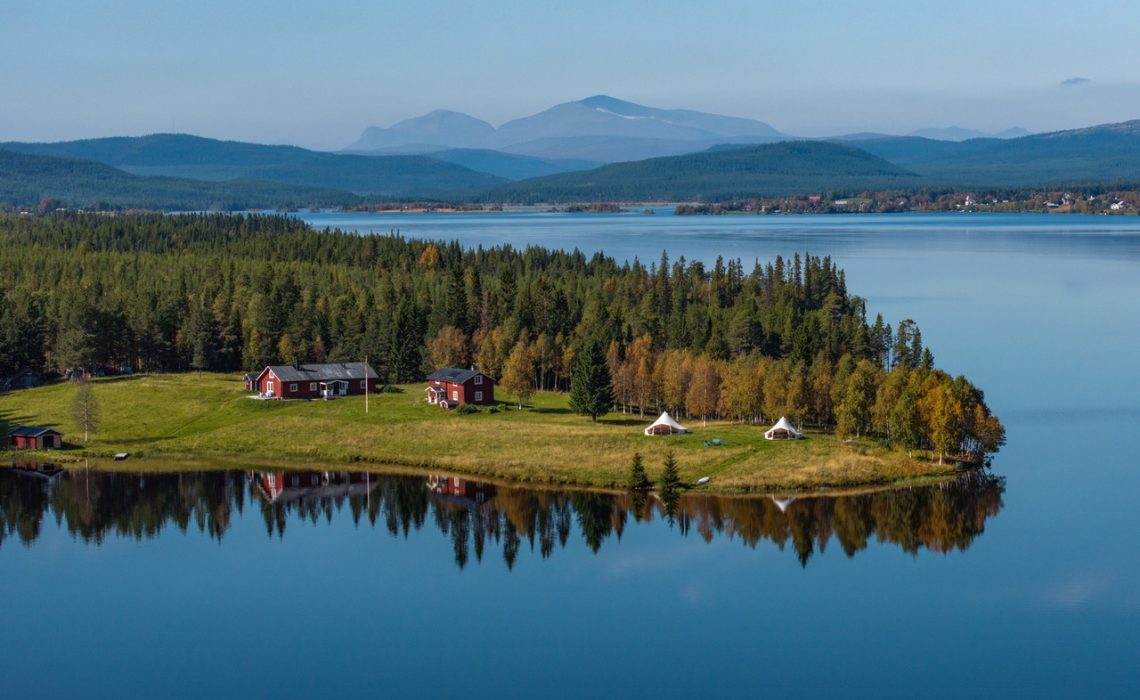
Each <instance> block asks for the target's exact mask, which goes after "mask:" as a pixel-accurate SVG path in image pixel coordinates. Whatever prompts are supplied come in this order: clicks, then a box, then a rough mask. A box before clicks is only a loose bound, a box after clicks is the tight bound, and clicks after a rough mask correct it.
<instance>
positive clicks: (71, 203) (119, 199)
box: [0, 150, 359, 211]
mask: <svg viewBox="0 0 1140 700" xmlns="http://www.w3.org/2000/svg"><path fill="white" fill-rule="evenodd" d="M358 201H359V198H358V197H357V196H356V195H353V194H350V193H348V192H342V191H336V190H330V189H324V188H318V187H301V186H297V185H286V184H281V183H275V182H253V181H237V182H200V181H197V180H187V179H181V178H174V177H143V176H139V175H132V174H130V173H126V172H123V171H122V170H118V169H116V168H112V167H110V166H108V165H104V164H102V163H95V162H92V161H87V160H76V159H74V158H60V157H54V156H41V155H31V154H26V153H13V152H10V151H3V150H0V208H3V207H13V208H15V207H19V208H28V209H31V208H35V207H37V206H39V205H40V203H41V202H43V203H44V204H45V205H46V206H50V207H57V206H62V207H73V208H84V209H98V210H111V209H155V210H163V211H170V210H182V211H187V210H189V211H205V210H223V211H233V210H241V209H277V208H290V209H292V208H299V207H314V206H315V207H339V206H350V205H352V204H355V203H357V202H358Z"/></svg>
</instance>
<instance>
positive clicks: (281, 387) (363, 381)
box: [254, 362, 379, 399]
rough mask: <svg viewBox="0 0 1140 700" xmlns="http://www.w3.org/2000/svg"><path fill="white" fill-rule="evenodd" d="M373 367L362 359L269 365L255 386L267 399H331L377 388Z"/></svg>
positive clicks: (258, 376)
mask: <svg viewBox="0 0 1140 700" xmlns="http://www.w3.org/2000/svg"><path fill="white" fill-rule="evenodd" d="M378 382H379V375H377V374H376V370H374V369H372V367H371V366H369V365H366V364H365V363H363V362H331V363H328V364H320V365H303V364H300V363H297V364H292V365H270V366H269V367H266V368H265V369H263V370H261V373H260V374H258V375H257V380H256V385H255V387H254V388H255V389H256V391H257V392H258V394H260V395H261V397H262V398H266V399H333V398H336V397H338V396H355V395H357V394H363V393H364V392H365V391H370V392H374V391H376V390H377V389H378V388H379V383H378Z"/></svg>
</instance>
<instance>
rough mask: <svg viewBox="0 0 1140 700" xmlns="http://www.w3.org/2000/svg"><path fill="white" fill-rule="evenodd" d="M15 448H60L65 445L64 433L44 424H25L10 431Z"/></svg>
mask: <svg viewBox="0 0 1140 700" xmlns="http://www.w3.org/2000/svg"><path fill="white" fill-rule="evenodd" d="M8 438H9V440H10V442H11V445H12V447H13V449H17V450H58V449H60V448H61V447H63V433H61V432H59V431H58V430H53V429H51V428H45V427H43V426H34V425H29V426H24V427H22V428H16V429H15V430H11V431H9V432H8Z"/></svg>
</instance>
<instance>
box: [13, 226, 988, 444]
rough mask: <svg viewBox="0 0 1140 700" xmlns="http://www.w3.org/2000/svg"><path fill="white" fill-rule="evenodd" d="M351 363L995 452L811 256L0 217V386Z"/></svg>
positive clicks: (964, 401) (930, 361)
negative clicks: (27, 372) (597, 392)
mask: <svg viewBox="0 0 1140 700" xmlns="http://www.w3.org/2000/svg"><path fill="white" fill-rule="evenodd" d="M366 355H367V356H368V357H369V358H370V359H371V360H372V361H373V363H374V364H375V365H376V366H377V370H378V371H379V372H380V373H381V376H384V377H387V378H389V379H390V380H392V381H397V382H409V381H419V380H422V379H423V377H424V376H425V374H426V373H427V372H428V371H430V370H431V369H433V368H436V367H443V366H454V367H465V366H471V365H474V366H477V367H479V368H480V369H481V370H482V371H484V372H486V373H487V374H489V375H491V376H493V377H496V378H502V379H503V381H502V386H503V387H504V391H512V390H513V389H511V387H512V386H517V385H518V382H520V381H521V382H522V383H523V384H530V383H531V382H533V383H534V384H535V385H537V386H538V387H540V388H566V387H567V385H568V379H569V377H570V376H571V375H572V374H573V373H574V372H577V371H579V370H580V369H581V368H582V367H583V363H592V364H591V369H590V370H589V374H590V376H592V377H598V376H605V375H602V374H599V373H597V372H595V371H594V370H595V369H600V368H601V366H602V364H603V363H604V365H605V372H608V376H609V377H610V378H611V379H612V390H613V398H614V401H615V403H617V404H620V405H624V406H626V407H631V406H632V407H637V408H639V409H640V410H641V411H644V412H655V411H660V410H665V409H667V410H669V411H671V412H673V413H675V414H676V415H680V416H686V415H691V416H702V417H703V416H721V417H732V418H738V419H751V420H758V419H773V420H774V419H775V418H777V417H779V416H781V415H785V416H788V417H789V418H791V419H793V420H796V421H798V422H801V423H802V422H810V423H814V424H817V425H820V426H834V427H835V428H836V430H838V431H839V432H840V433H841V434H852V435H865V434H868V433H873V434H877V435H880V436H882V437H883V439H884V440H886V441H893V444H897V445H899V446H903V447H907V448H918V447H927V448H929V449H932V450H937V451H938V452H939V453H969V454H971V455H973V457H974V458H977V457H979V456H980V455H981V454H984V453H985V452H989V451H993V450H995V449H997V447H998V446H999V445H1000V444H1001V441H1002V439H1003V433H1002V428H1001V424H1000V422H998V421H997V419H996V418H995V417H993V416H992V414H991V413H990V411H989V409H988V408H987V407H986V404H985V401H984V396H983V394H982V392H981V391H980V390H979V389H977V388H976V387H974V386H973V385H972V384H971V383H970V382H969V381H968V380H966V379H965V378H964V377H957V378H953V377H950V376H949V375H947V374H946V373H944V372H940V371H938V370H937V369H935V368H934V357H933V354H932V353H931V352H930V350H929V349H928V348H926V346H925V345H924V344H923V342H922V335H921V333H920V331H919V329H918V326H917V325H916V324H915V323H914V321H912V320H909V319H905V320H903V321H900V322H899V323H898V325H897V327H896V328H895V329H894V330H892V328H891V326H890V325H888V324H886V323H885V322H884V321H883V319H882V318H881V317H878V318H876V319H875V321H874V323H868V322H867V320H866V310H865V305H864V302H863V300H862V299H860V298H859V297H856V296H852V295H850V294H849V293H848V291H847V287H846V280H845V276H844V274H843V272H842V271H841V270H840V269H838V267H837V266H836V265H835V263H833V262H832V261H831V260H830V259H828V258H818V257H811V256H805V257H801V256H799V255H796V256H795V257H794V258H793V259H790V260H784V259H781V258H776V259H775V260H774V261H771V262H769V263H767V264H763V265H762V264H759V263H757V264H755V266H754V267H753V268H752V269H751V270H746V269H745V268H744V265H743V264H742V263H741V261H740V260H728V261H724V260H721V259H717V260H716V262H715V264H714V265H712V266H710V267H705V266H704V265H703V264H701V263H699V262H692V263H687V262H685V261H684V260H683V259H681V260H677V261H670V260H669V259H668V257H667V256H666V255H665V254H663V255H662V257H661V259H660V261H659V262H658V263H656V264H655V265H651V266H649V267H646V266H645V265H642V264H641V263H640V262H634V263H633V264H620V265H619V264H618V263H617V262H616V261H614V260H613V259H611V258H607V257H605V256H603V255H601V254H596V255H594V256H592V257H589V258H587V257H586V256H585V255H583V254H582V253H579V252H577V251H575V252H573V253H566V252H560V251H551V250H545V249H541V248H528V249H527V250H525V251H518V250H514V249H512V248H511V247H509V246H502V247H495V248H489V249H486V248H479V249H477V250H469V249H468V250H465V249H463V248H461V247H460V246H459V245H458V244H457V243H454V242H453V243H447V244H445V243H433V242H429V241H416V240H405V239H402V238H400V237H380V236H357V235H354V234H348V233H340V232H331V233H317V232H315V231H313V230H312V229H310V228H308V227H307V226H305V225H304V224H303V223H301V222H298V221H296V220H294V219H289V218H286V217H261V216H233V215H209V216H207V215H196V216H189V215H183V216H161V215H130V216H109V215H98V214H74V213H60V214H54V215H51V216H48V217H36V216H17V215H0V376H6V375H8V374H10V373H11V372H14V371H16V370H18V369H20V368H24V367H31V368H39V369H44V370H48V371H62V370H66V369H68V368H74V367H83V368H86V369H88V370H90V369H103V368H106V369H111V370H115V369H117V368H120V367H123V366H126V367H130V368H134V369H136V370H162V371H179V370H190V369H203V370H218V371H227V372H239V371H242V370H247V371H248V370H253V369H257V368H261V367H264V366H265V365H267V364H273V363H279V362H293V361H312V362H321V361H325V360H332V361H335V360H347V359H358V358H361V357H364V356H366ZM582 371H586V370H582Z"/></svg>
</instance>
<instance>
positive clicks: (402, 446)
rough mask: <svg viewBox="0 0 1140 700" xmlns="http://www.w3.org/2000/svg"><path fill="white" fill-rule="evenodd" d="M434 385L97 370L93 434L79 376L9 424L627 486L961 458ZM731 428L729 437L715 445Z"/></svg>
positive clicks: (930, 468) (67, 436)
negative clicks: (363, 386) (485, 397)
mask: <svg viewBox="0 0 1140 700" xmlns="http://www.w3.org/2000/svg"><path fill="white" fill-rule="evenodd" d="M424 386H425V385H422V384H415V385H408V386H404V387H401V389H402V393H391V394H383V395H373V396H372V397H371V399H370V411H369V413H367V414H365V412H364V398H363V397H349V398H342V399H338V400H335V401H327V402H326V401H256V400H252V399H250V398H247V397H248V394H247V392H245V391H244V387H243V385H242V382H241V380H240V378H239V377H237V376H231V375H219V374H166V375H145V376H135V377H121V378H120V377H117V378H107V379H100V380H96V381H95V384H94V387H93V393H94V395H95V396H96V398H97V400H98V402H99V404H100V407H101V414H102V415H101V424H100V425H99V427H98V429H97V430H96V431H95V433H94V434H93V435H92V436H91V441H90V443H89V444H86V445H85V444H83V435H82V432H81V431H79V430H78V428H77V426H76V424H75V423H74V421H73V420H72V419H71V417H70V414H71V410H70V406H71V402H72V398H73V396H74V395H75V387H74V386H73V385H71V384H69V383H66V382H64V383H60V384H53V385H50V386H45V387H40V388H37V389H30V390H22V391H12V392H8V393H5V394H0V422H7V423H8V424H11V425H20V424H24V425H51V426H53V427H55V428H57V429H59V430H62V431H63V433H64V444H65V447H68V448H70V449H68V450H65V451H64V452H63V453H59V454H55V455H53V458H54V459H57V460H58V459H60V458H64V459H66V458H68V457H80V456H83V455H85V454H89V455H91V456H98V457H106V456H109V455H111V454H114V453H116V452H130V453H131V455H132V456H133V457H147V458H159V459H163V460H169V459H172V458H190V459H196V460H203V459H205V460H209V459H218V460H224V461H228V462H233V461H235V460H241V463H242V464H243V465H245V466H257V465H258V464H264V463H274V464H279V463H282V462H284V463H297V464H306V465H312V464H330V463H340V464H343V463H350V462H364V463H373V464H389V465H397V466H404V467H417V468H418V467H423V468H434V469H443V470H451V471H458V472H464V473H470V474H476V475H483V476H487V477H493V478H501V479H512V480H521V481H533V482H545V483H565V484H571V483H573V484H583V485H592V486H616V485H621V484H622V483H624V480H625V474H626V470H627V468H628V465H629V462H630V459H631V458H632V456H633V454H634V453H635V452H641V453H642V455H643V456H644V457H645V461H646V465H647V468H648V470H649V474H650V478H656V476H657V475H658V474H659V473H660V471H661V463H662V461H663V459H664V456H665V453H666V451H668V450H673V451H674V452H675V453H676V455H677V460H678V463H679V465H680V469H681V475H682V477H683V478H684V479H685V480H687V481H690V482H692V481H696V480H697V479H698V478H700V477H702V476H710V477H712V482H711V483H710V484H709V487H713V488H715V489H717V490H750V489H780V490H787V489H795V490H800V489H821V488H835V487H847V486H859V485H871V484H890V483H901V482H906V481H913V480H917V479H923V478H929V477H931V476H936V475H941V474H947V473H950V472H951V471H952V468H951V467H940V466H938V465H934V464H929V463H925V462H920V461H917V460H912V459H909V458H907V457H906V455H904V454H901V453H898V452H891V451H887V450H884V449H882V448H880V447H878V446H877V445H874V444H871V443H869V442H866V443H865V442H857V443H843V442H841V441H839V440H836V439H835V438H834V437H832V436H831V435H828V434H823V433H814V432H810V431H809V432H808V434H807V439H806V440H799V441H795V442H770V441H767V440H765V439H764V435H763V431H764V428H763V427H759V426H752V425H741V424H738V423H729V422H710V423H709V424H708V426H707V427H702V426H701V424H700V421H683V422H685V424H686V425H687V426H688V427H689V428H690V429H691V430H692V431H693V432H692V434H689V435H677V436H671V437H646V436H644V435H642V433H641V429H642V428H643V427H644V426H646V425H648V424H649V423H650V422H651V421H652V417H646V418H641V417H639V416H637V415H622V414H620V413H611V414H609V415H608V416H606V417H604V418H602V419H600V420H599V421H598V422H597V423H596V424H594V423H591V422H590V420H589V419H588V418H582V417H581V416H578V415H575V414H573V413H572V412H571V411H570V410H569V408H568V398H567V396H566V395H565V394H557V393H549V392H546V393H540V394H538V395H536V396H535V397H534V399H533V400H532V401H531V404H530V405H529V406H528V407H527V408H526V409H525V410H523V411H517V410H514V409H513V407H512V408H510V410H507V408H508V404H505V403H504V404H501V405H500V407H501V408H502V409H503V410H501V411H500V412H499V413H496V414H492V413H489V412H488V411H487V410H486V409H484V410H483V411H482V412H480V413H477V414H472V415H466V416H464V415H459V414H457V413H455V412H446V411H443V410H442V409H439V408H436V407H434V406H430V405H428V404H427V402H426V401H425V399H424V397H425V394H424V391H423V388H424ZM711 438H720V439H721V440H723V441H724V442H725V443H726V444H727V446H725V447H705V446H704V445H703V441H704V440H708V439H711Z"/></svg>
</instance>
